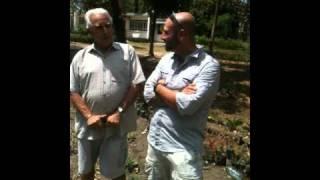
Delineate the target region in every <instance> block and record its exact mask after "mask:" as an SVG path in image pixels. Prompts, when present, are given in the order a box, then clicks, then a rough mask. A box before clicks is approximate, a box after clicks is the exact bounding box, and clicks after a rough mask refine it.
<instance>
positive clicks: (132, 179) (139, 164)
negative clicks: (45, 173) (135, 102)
mask: <svg viewBox="0 0 320 180" xmlns="http://www.w3.org/2000/svg"><path fill="white" fill-rule="evenodd" d="M74 113H75V111H74V109H73V108H72V107H71V108H70V127H71V130H70V136H71V137H70V139H71V141H70V143H71V144H70V146H71V152H70V179H71V180H76V179H77V178H76V174H77V160H78V158H77V147H76V139H75V134H74V129H73V127H74ZM137 124H138V129H137V131H135V132H132V133H130V134H129V135H128V142H129V152H128V161H130V162H133V163H135V165H134V168H135V169H133V170H132V172H129V170H128V169H127V180H142V179H145V177H146V176H145V175H144V173H143V169H144V162H145V156H146V153H147V147H148V144H147V134H142V132H143V130H144V129H145V128H146V126H147V120H146V119H144V118H139V119H138V120H137ZM97 170H98V172H97V175H96V178H95V180H100V176H99V174H100V173H99V167H97ZM203 174H204V180H230V178H229V177H228V176H227V174H226V172H225V170H224V166H214V165H209V166H205V167H204V169H203Z"/></svg>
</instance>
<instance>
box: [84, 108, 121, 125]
mask: <svg viewBox="0 0 320 180" xmlns="http://www.w3.org/2000/svg"><path fill="white" fill-rule="evenodd" d="M119 123H120V113H119V112H118V111H117V110H116V111H114V112H113V113H112V114H108V115H107V114H102V115H97V114H93V115H91V116H90V117H89V118H88V120H87V125H88V126H90V127H105V126H117V125H119Z"/></svg>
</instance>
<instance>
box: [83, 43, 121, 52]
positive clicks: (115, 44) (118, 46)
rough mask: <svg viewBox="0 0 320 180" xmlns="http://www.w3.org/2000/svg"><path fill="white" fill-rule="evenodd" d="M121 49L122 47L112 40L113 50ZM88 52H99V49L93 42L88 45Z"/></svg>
mask: <svg viewBox="0 0 320 180" xmlns="http://www.w3.org/2000/svg"><path fill="white" fill-rule="evenodd" d="M120 49H121V47H120V45H119V44H118V43H115V42H112V45H111V50H120ZM88 52H99V51H98V50H97V49H96V48H95V47H94V43H92V44H91V45H90V46H89V47H88Z"/></svg>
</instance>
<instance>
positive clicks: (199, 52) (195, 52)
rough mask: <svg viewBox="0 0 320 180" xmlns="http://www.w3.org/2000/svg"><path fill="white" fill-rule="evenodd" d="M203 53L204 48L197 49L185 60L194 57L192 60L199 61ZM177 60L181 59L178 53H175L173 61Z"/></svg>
mask: <svg viewBox="0 0 320 180" xmlns="http://www.w3.org/2000/svg"><path fill="white" fill-rule="evenodd" d="M202 51H203V48H201V47H200V48H199V47H197V49H196V50H194V51H193V52H192V53H191V54H189V55H187V56H186V57H185V59H190V58H189V57H192V58H194V59H198V58H199V56H200V54H201V52H202ZM175 58H179V55H178V54H176V53H173V55H172V59H175Z"/></svg>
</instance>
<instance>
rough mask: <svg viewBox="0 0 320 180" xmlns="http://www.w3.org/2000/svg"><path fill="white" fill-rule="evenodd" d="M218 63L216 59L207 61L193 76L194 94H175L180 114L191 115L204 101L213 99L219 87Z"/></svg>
mask: <svg viewBox="0 0 320 180" xmlns="http://www.w3.org/2000/svg"><path fill="white" fill-rule="evenodd" d="M219 81H220V65H219V63H218V62H216V61H212V62H209V63H207V64H206V65H205V66H204V67H203V68H202V70H201V71H200V73H199V75H198V77H196V78H195V80H194V83H195V84H196V88H197V90H196V93H195V94H185V93H182V92H178V93H177V94H176V102H177V109H178V112H179V113H180V114H181V115H192V114H194V113H195V112H197V111H198V110H199V108H200V107H201V106H202V105H203V103H204V102H207V101H208V100H210V101H212V100H214V98H215V96H216V93H217V91H218V88H219Z"/></svg>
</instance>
